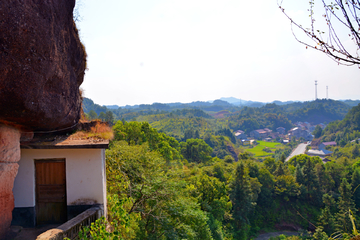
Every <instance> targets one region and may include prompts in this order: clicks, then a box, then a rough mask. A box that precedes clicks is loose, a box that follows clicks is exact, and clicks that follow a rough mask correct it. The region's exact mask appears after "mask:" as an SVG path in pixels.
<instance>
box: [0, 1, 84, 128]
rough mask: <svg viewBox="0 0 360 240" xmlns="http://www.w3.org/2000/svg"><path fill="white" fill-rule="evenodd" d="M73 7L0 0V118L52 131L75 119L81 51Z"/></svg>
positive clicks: (59, 3) (69, 3)
mask: <svg viewBox="0 0 360 240" xmlns="http://www.w3.org/2000/svg"><path fill="white" fill-rule="evenodd" d="M74 5H75V0H48V1H39V0H35V1H34V0H32V1H23V0H14V1H7V0H1V1H0V16H1V17H0V103H1V104H0V122H3V123H8V122H12V123H16V124H18V125H22V126H26V127H27V128H30V129H34V130H39V129H41V130H54V129H59V128H64V127H69V126H72V125H74V124H75V123H76V122H77V121H78V120H79V118H80V107H81V99H80V96H79V86H80V84H81V83H82V81H83V77H84V71H85V68H86V66H85V65H86V60H85V59H86V53H85V51H84V48H83V46H82V44H81V42H80V40H79V36H78V33H77V29H76V27H75V24H74V22H73V17H72V16H73V8H74Z"/></svg>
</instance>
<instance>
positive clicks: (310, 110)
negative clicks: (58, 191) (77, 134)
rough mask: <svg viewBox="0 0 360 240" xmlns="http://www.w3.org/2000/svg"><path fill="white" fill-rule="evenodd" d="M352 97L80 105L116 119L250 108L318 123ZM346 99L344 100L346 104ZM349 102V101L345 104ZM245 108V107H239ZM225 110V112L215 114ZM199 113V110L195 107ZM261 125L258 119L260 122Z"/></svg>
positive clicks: (338, 113)
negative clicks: (109, 107)
mask: <svg viewBox="0 0 360 240" xmlns="http://www.w3.org/2000/svg"><path fill="white" fill-rule="evenodd" d="M354 102H356V101H350V100H348V101H335V100H331V99H318V100H316V101H310V102H289V103H288V104H284V103H281V102H279V101H275V103H269V104H260V105H258V106H257V107H251V104H252V103H253V102H249V105H250V106H246V105H234V104H231V103H228V102H226V101H222V100H215V101H213V102H212V103H210V102H192V103H187V104H183V103H172V104H163V103H153V104H141V105H136V106H125V107H119V108H117V109H116V108H114V106H112V108H111V109H107V108H106V107H105V106H100V105H98V104H94V102H93V101H92V100H90V99H87V98H84V100H83V109H84V112H85V113H86V114H89V112H90V111H91V110H93V111H94V112H95V113H96V114H97V116H99V115H100V113H101V112H103V113H106V112H107V111H111V112H112V113H113V114H114V117H115V118H116V119H119V120H121V119H124V120H126V121H129V120H137V118H138V117H141V116H147V115H154V114H165V113H170V112H175V113H174V114H179V113H176V112H177V111H180V110H187V111H189V110H190V109H192V110H201V111H203V112H205V113H204V114H209V115H213V116H214V117H215V118H218V116H220V117H221V118H226V117H231V116H232V115H239V114H244V113H246V112H250V113H252V112H254V113H258V114H264V113H272V114H281V115H282V116H284V117H285V118H287V119H289V120H290V121H292V122H297V121H307V122H310V123H312V124H318V123H321V122H326V123H329V122H331V121H335V120H341V119H343V118H344V116H345V114H346V113H347V112H348V111H349V109H350V108H351V107H350V105H351V104H353V103H354ZM347 103H348V104H347ZM349 104H350V105H349ZM243 109H245V110H243ZM222 111H225V113H226V112H227V113H226V114H217V113H219V112H222ZM198 113H200V111H198ZM193 116H195V117H205V116H202V114H200V115H199V114H194V115H193ZM260 125H261V123H260Z"/></svg>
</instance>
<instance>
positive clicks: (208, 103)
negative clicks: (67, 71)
mask: <svg viewBox="0 0 360 240" xmlns="http://www.w3.org/2000/svg"><path fill="white" fill-rule="evenodd" d="M338 101H341V102H344V103H346V104H347V105H349V106H351V107H354V106H356V105H358V104H359V103H360V100H351V99H346V100H338ZM223 102H227V103H229V104H231V105H234V106H246V107H262V106H265V105H266V104H269V103H275V104H276V105H279V106H281V105H288V104H292V103H303V102H307V101H284V102H283V101H279V100H274V101H272V102H258V101H251V100H244V99H240V98H235V97H222V98H220V99H216V100H209V101H194V102H190V103H181V102H175V103H156V102H155V103H153V104H138V105H132V106H130V105H126V106H119V105H103V106H104V107H106V108H108V109H111V110H114V109H118V108H119V107H121V108H125V109H135V108H139V107H141V106H152V105H155V104H165V105H168V106H169V107H171V108H173V107H178V106H182V105H183V106H192V107H201V106H213V105H220V106H224V105H228V104H226V103H223Z"/></svg>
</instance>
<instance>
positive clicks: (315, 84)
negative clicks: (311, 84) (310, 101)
mask: <svg viewBox="0 0 360 240" xmlns="http://www.w3.org/2000/svg"><path fill="white" fill-rule="evenodd" d="M316 100H317V80H315V101H316Z"/></svg>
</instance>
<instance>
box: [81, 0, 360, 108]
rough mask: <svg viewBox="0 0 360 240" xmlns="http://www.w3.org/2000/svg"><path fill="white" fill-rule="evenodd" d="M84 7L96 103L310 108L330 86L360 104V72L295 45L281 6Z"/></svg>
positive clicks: (173, 1)
mask: <svg viewBox="0 0 360 240" xmlns="http://www.w3.org/2000/svg"><path fill="white" fill-rule="evenodd" d="M287 1H288V2H296V1H297V4H299V2H301V1H299V0H287ZM303 2H304V3H305V5H302V6H295V5H292V4H289V7H290V8H289V11H290V13H291V14H292V16H295V17H299V19H302V17H304V16H307V15H308V14H307V12H306V9H307V5H306V4H307V3H308V0H304V1H303ZM78 3H79V13H80V16H81V20H80V22H78V23H77V25H78V28H79V30H80V36H81V40H82V42H83V43H84V45H85V47H86V51H87V54H88V71H87V72H86V74H85V79H84V83H83V84H82V88H83V89H84V91H85V97H88V98H91V99H92V100H94V102H95V103H98V104H101V105H112V104H117V105H119V106H123V105H135V104H151V103H153V102H161V103H170V102H192V101H207V100H215V99H219V98H221V97H236V98H241V99H244V100H253V101H263V102H265V101H269V102H270V101H273V100H281V101H288V100H301V101H303V100H313V99H314V96H315V86H314V81H315V80H317V81H318V97H319V98H325V97H326V86H328V88H329V98H332V99H360V91H359V90H360V78H359V76H360V75H359V74H360V69H358V68H357V67H356V66H353V67H346V66H341V65H340V66H338V64H337V63H335V62H334V61H332V60H331V59H330V58H328V57H327V56H325V55H323V54H321V53H320V52H317V51H315V50H310V49H306V48H305V46H303V45H301V44H300V43H298V42H297V41H296V40H295V39H294V37H293V35H292V33H291V28H290V23H289V21H288V19H287V18H286V17H285V16H284V15H283V14H282V13H281V11H280V10H279V8H278V5H277V1H276V0H258V1H240V0H103V1H98V0H86V1H85V0H82V1H78ZM286 10H287V9H286ZM304 19H305V18H304ZM305 20H307V19H305Z"/></svg>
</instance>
